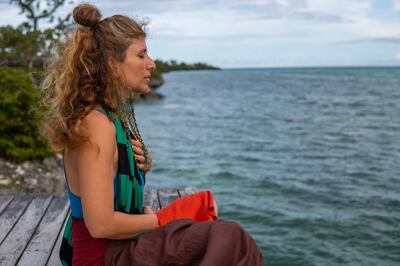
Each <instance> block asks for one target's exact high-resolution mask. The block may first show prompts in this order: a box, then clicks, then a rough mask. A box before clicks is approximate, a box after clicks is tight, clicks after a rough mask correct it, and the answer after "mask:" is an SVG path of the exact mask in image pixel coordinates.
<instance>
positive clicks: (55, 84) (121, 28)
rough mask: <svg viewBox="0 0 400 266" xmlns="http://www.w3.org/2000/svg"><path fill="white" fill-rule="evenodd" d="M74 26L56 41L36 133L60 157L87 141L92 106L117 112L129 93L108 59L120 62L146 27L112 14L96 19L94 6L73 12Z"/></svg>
mask: <svg viewBox="0 0 400 266" xmlns="http://www.w3.org/2000/svg"><path fill="white" fill-rule="evenodd" d="M73 18H74V21H75V23H76V24H78V26H77V28H76V29H74V30H71V31H69V32H67V33H66V34H65V36H64V40H63V41H60V43H59V44H58V47H57V51H56V53H55V55H54V57H53V58H52V59H51V63H50V64H49V65H48V68H47V72H46V78H45V80H44V83H43V98H42V102H41V106H42V107H43V108H44V110H45V113H46V115H45V117H44V119H43V122H42V125H41V133H42V135H43V136H44V137H46V138H47V139H48V140H49V142H50V145H51V147H52V148H53V149H54V151H56V152H61V153H63V152H64V151H65V150H66V149H67V148H74V147H76V146H77V145H79V144H80V143H82V142H83V141H85V140H87V134H86V133H85V132H86V131H85V129H84V127H83V126H82V121H83V118H84V117H85V116H86V115H87V114H88V113H89V112H90V111H91V110H92V109H93V108H94V107H95V106H100V107H102V108H103V109H104V110H109V111H113V112H116V111H118V106H119V105H120V104H121V103H124V102H125V101H126V99H127V98H128V97H129V94H131V92H129V89H128V88H127V86H126V85H125V84H124V81H123V80H120V79H119V78H117V77H116V75H115V74H114V73H113V71H112V70H111V69H110V67H109V65H108V63H107V60H108V58H109V57H113V58H114V59H115V60H117V61H119V62H122V61H123V60H124V59H125V57H126V51H127V49H128V47H129V46H130V45H131V43H132V41H133V40H136V39H140V38H146V32H145V26H146V24H145V23H143V22H142V23H141V24H139V23H138V22H136V21H135V20H133V19H132V18H130V17H127V16H124V15H114V16H110V17H107V18H105V19H103V20H101V13H100V11H99V10H98V9H97V8H96V7H95V6H93V5H89V4H80V5H78V6H76V7H75V8H74V11H73Z"/></svg>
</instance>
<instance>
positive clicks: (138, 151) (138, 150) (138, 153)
mask: <svg viewBox="0 0 400 266" xmlns="http://www.w3.org/2000/svg"><path fill="white" fill-rule="evenodd" d="M131 144H132V149H133V151H134V153H135V160H136V161H137V162H138V167H139V169H141V170H143V171H144V173H145V174H146V173H147V172H148V171H150V169H151V166H152V164H153V157H152V156H151V154H150V153H148V154H147V162H148V168H147V169H145V165H144V152H143V150H142V143H141V142H140V141H138V140H134V139H131Z"/></svg>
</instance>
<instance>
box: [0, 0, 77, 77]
mask: <svg viewBox="0 0 400 266" xmlns="http://www.w3.org/2000/svg"><path fill="white" fill-rule="evenodd" d="M65 2H66V0H46V1H43V0H10V3H11V4H16V5H18V6H19V7H20V9H21V14H25V15H26V18H27V19H28V21H26V22H24V23H22V24H21V25H20V26H18V27H17V28H16V29H14V28H12V27H10V26H5V27H4V26H3V27H0V62H1V63H2V65H7V66H19V67H26V68H28V70H29V72H32V69H33V68H34V67H38V68H40V69H41V68H42V67H43V63H44V61H45V58H46V57H47V56H48V55H49V54H50V53H51V48H52V46H53V44H54V43H55V42H57V41H58V40H59V38H60V36H61V35H62V33H63V32H64V30H65V29H66V28H68V27H70V26H71V25H72V24H71V22H70V18H71V14H68V15H66V16H65V17H64V18H61V17H57V18H56V16H55V12H56V10H57V9H58V8H60V7H61V6H63V5H64V4H65ZM69 3H70V4H71V3H72V2H71V1H70V2H69ZM55 19H57V24H56V25H55V26H54V27H51V28H47V29H39V21H42V20H45V21H47V22H50V23H52V22H54V20H55ZM31 77H32V76H31ZM32 79H33V77H32Z"/></svg>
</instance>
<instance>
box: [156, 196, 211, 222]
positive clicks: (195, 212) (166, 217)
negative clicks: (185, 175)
mask: <svg viewBox="0 0 400 266" xmlns="http://www.w3.org/2000/svg"><path fill="white" fill-rule="evenodd" d="M214 203H215V202H214V196H213V194H212V193H211V191H209V190H204V191H199V192H197V193H194V194H190V195H186V196H184V197H182V198H178V199H176V200H174V201H173V202H172V203H170V204H169V205H167V206H166V207H165V208H162V209H160V210H158V211H157V212H156V215H157V218H158V226H164V225H165V224H167V223H169V222H172V221H175V220H177V219H182V218H189V219H192V220H194V221H196V222H205V221H214V220H217V213H216V209H215V207H216V206H215V205H214Z"/></svg>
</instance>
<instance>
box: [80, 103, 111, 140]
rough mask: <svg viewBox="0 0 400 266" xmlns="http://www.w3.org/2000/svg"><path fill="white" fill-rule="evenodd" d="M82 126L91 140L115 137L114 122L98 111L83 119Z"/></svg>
mask: <svg viewBox="0 0 400 266" xmlns="http://www.w3.org/2000/svg"><path fill="white" fill-rule="evenodd" d="M82 124H83V126H84V128H85V129H86V130H87V131H88V133H89V136H90V137H91V138H95V139H97V138H99V137H100V138H103V137H110V136H114V135H115V127H114V124H113V122H112V121H111V120H110V119H109V118H108V117H107V116H106V115H104V114H102V113H100V112H97V111H94V110H92V111H90V113H89V114H88V115H86V116H85V117H84V118H83V121H82Z"/></svg>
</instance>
